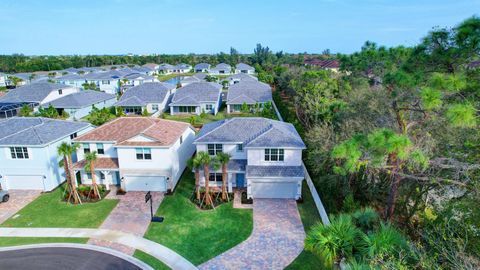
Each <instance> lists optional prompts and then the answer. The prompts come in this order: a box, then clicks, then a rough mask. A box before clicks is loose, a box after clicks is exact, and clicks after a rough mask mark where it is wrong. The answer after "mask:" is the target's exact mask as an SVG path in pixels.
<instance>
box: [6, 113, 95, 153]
mask: <svg viewBox="0 0 480 270" xmlns="http://www.w3.org/2000/svg"><path fill="white" fill-rule="evenodd" d="M89 126H91V125H90V124H89V123H85V122H74V121H65V120H56V119H50V118H43V117H13V118H8V119H6V120H4V121H1V122H0V145H25V146H27V145H45V144H48V143H51V142H54V141H56V140H59V139H62V138H64V137H67V136H70V134H73V133H75V132H78V131H80V130H83V129H85V128H87V127H89Z"/></svg>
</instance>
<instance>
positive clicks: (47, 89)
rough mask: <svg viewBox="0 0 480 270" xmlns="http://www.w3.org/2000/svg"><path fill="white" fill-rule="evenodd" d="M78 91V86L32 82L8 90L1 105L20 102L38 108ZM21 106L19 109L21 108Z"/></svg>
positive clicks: (1, 99) (0, 102)
mask: <svg viewBox="0 0 480 270" xmlns="http://www.w3.org/2000/svg"><path fill="white" fill-rule="evenodd" d="M78 91H79V90H78V88H75V87H72V86H68V85H64V84H58V83H49V82H38V83H32V84H28V85H24V86H21V87H18V88H15V89H12V90H10V91H8V93H7V94H6V95H5V96H4V97H2V98H0V107H1V106H2V105H5V104H10V105H14V104H19V105H21V106H23V105H30V106H31V107H34V108H35V109H36V108H37V106H48V103H50V102H51V101H53V100H55V99H58V98H61V97H64V96H67V95H70V94H73V93H77V92H78ZM21 106H19V107H18V108H17V109H20V107H21ZM15 115H16V114H15Z"/></svg>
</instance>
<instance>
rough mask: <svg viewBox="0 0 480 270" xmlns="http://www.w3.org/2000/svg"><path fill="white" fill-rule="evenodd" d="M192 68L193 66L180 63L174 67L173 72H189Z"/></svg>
mask: <svg viewBox="0 0 480 270" xmlns="http://www.w3.org/2000/svg"><path fill="white" fill-rule="evenodd" d="M190 70H192V66H191V65H188V64H183V63H182V64H178V65H176V66H175V67H174V69H173V72H176V73H188V72H190Z"/></svg>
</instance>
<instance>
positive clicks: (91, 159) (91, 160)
mask: <svg viewBox="0 0 480 270" xmlns="http://www.w3.org/2000/svg"><path fill="white" fill-rule="evenodd" d="M85 160H86V161H87V162H86V163H85V170H86V171H90V174H91V175H92V190H93V196H94V197H95V198H101V197H100V191H99V190H98V185H97V179H96V175H95V161H96V160H97V151H93V152H90V153H87V154H86V155H85Z"/></svg>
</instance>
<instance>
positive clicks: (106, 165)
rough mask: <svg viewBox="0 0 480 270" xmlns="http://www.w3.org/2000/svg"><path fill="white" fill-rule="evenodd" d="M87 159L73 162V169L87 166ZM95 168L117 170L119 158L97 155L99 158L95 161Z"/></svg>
mask: <svg viewBox="0 0 480 270" xmlns="http://www.w3.org/2000/svg"><path fill="white" fill-rule="evenodd" d="M86 164H87V160H86V159H83V160H80V161H79V162H76V163H74V164H73V169H77V170H81V169H83V168H85V165H86ZM93 166H94V167H95V170H117V169H118V158H107V157H97V160H95V162H93Z"/></svg>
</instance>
